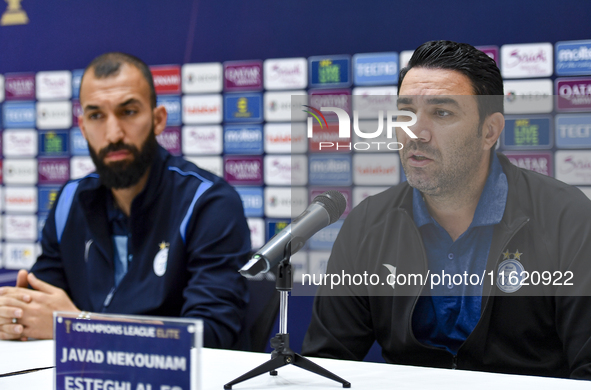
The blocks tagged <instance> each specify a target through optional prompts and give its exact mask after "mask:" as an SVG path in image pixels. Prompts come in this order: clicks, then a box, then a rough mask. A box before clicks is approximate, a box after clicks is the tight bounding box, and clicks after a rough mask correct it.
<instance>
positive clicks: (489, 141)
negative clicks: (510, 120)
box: [482, 112, 505, 150]
mask: <svg viewBox="0 0 591 390" xmlns="http://www.w3.org/2000/svg"><path fill="white" fill-rule="evenodd" d="M504 128H505V117H504V116H503V114H501V113H500V112H495V113H493V114H491V115H489V116H488V117H487V118H486V119H485V120H484V123H483V124H482V137H483V138H484V150H490V148H492V147H494V145H495V144H496V143H497V140H498V139H499V137H500V136H501V132H502V131H503V129H504Z"/></svg>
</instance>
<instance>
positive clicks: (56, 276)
mask: <svg viewBox="0 0 591 390" xmlns="http://www.w3.org/2000/svg"><path fill="white" fill-rule="evenodd" d="M62 192H63V188H62V190H61V191H60V192H59V194H58V196H57V197H56V200H55V202H54V204H53V206H52V208H51V211H50V212H49V215H48V216H47V219H46V220H45V225H44V226H43V230H42V233H41V240H40V241H41V254H40V255H39V257H38V258H37V261H36V262H35V264H34V265H33V267H32V268H31V271H30V272H32V273H34V274H35V276H36V277H37V278H39V279H41V280H43V281H44V282H46V283H49V284H51V285H53V286H55V287H59V288H61V289H63V290H64V291H65V292H66V293H67V294H68V295H70V289H69V287H68V283H67V282H66V274H65V272H64V265H63V262H62V254H61V249H60V244H59V242H58V238H57V229H56V223H55V218H56V217H55V213H56V207H57V205H58V202H59V201H60V199H61V197H62ZM68 211H69V210H68ZM66 218H67V215H66Z"/></svg>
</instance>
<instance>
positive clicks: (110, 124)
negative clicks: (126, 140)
mask: <svg viewBox="0 0 591 390" xmlns="http://www.w3.org/2000/svg"><path fill="white" fill-rule="evenodd" d="M106 125H107V126H106V131H107V133H106V138H107V141H108V142H109V143H112V144H114V143H117V142H118V141H120V140H121V139H123V137H124V135H125V133H124V131H123V127H122V126H121V123H120V121H119V119H118V118H117V117H116V116H115V115H110V116H109V117H108V119H107V123H106Z"/></svg>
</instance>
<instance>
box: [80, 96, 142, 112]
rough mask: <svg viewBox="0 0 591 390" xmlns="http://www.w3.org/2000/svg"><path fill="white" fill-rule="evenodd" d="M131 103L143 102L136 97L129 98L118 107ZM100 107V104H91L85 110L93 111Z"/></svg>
mask: <svg viewBox="0 0 591 390" xmlns="http://www.w3.org/2000/svg"><path fill="white" fill-rule="evenodd" d="M130 104H141V102H140V101H139V100H138V99H136V98H131V99H127V100H126V101H124V102H123V103H119V104H118V107H125V106H129V105H130ZM99 108H100V107H99V106H95V105H92V104H89V105H88V106H86V107H84V111H93V110H98V109H99Z"/></svg>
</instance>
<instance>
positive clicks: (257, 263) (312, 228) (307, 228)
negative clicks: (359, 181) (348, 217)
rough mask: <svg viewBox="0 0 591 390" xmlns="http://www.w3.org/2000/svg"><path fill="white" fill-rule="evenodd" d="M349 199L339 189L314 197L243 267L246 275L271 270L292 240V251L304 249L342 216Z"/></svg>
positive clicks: (249, 275)
mask: <svg viewBox="0 0 591 390" xmlns="http://www.w3.org/2000/svg"><path fill="white" fill-rule="evenodd" d="M346 207H347V201H346V200H345V197H344V196H343V194H341V193H340V192H338V191H334V190H331V191H327V192H325V193H323V194H320V195H318V196H317V197H315V198H314V200H313V201H312V203H311V204H310V206H308V208H307V209H306V210H305V211H304V212H303V213H301V214H300V215H299V216H298V217H297V218H296V219H294V220H293V221H292V222H291V224H289V225H288V226H287V227H285V229H283V230H282V231H280V232H279V233H277V234H276V235H275V236H273V238H271V240H269V242H268V243H266V244H265V245H264V246H263V247H262V248H261V249H259V250H258V251H257V252H256V253H255V254H254V255H253V256H252V258H251V259H250V261H249V262H248V263H246V265H244V267H242V268H241V269H240V273H241V274H242V276H246V277H247V278H250V277H253V276H256V275H258V274H259V273H261V272H263V273H264V272H268V271H269V270H270V269H271V268H273V267H275V266H276V265H277V264H279V262H281V260H283V259H284V257H285V251H286V248H287V244H289V243H291V255H293V254H294V253H296V252H297V251H299V250H300V249H302V247H303V246H304V244H305V243H306V241H307V240H308V239H309V238H310V237H312V236H313V235H314V234H315V233H316V232H318V231H319V230H321V229H323V228H325V227H326V226H328V225H330V224H331V223H334V222H336V221H338V220H339V218H340V217H341V215H343V213H344V212H345V208H346Z"/></svg>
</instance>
